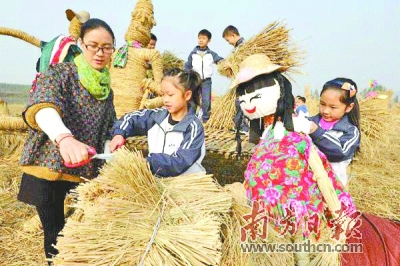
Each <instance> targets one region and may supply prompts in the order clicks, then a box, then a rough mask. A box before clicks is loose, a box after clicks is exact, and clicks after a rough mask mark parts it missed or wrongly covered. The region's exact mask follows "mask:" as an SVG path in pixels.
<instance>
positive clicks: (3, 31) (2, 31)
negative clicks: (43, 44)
mask: <svg viewBox="0 0 400 266" xmlns="http://www.w3.org/2000/svg"><path fill="white" fill-rule="evenodd" d="M0 35H8V36H11V37H14V38H18V39H21V40H23V41H26V42H28V43H30V44H32V45H34V46H36V47H39V48H40V40H39V39H37V38H36V37H34V36H31V35H29V34H27V33H26V32H23V31H20V30H14V29H10V28H6V27H0Z"/></svg>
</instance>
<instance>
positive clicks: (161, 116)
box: [112, 108, 206, 177]
mask: <svg viewBox="0 0 400 266" xmlns="http://www.w3.org/2000/svg"><path fill="white" fill-rule="evenodd" d="M169 116H170V115H169V112H168V111H167V110H166V109H165V108H158V109H143V110H139V111H135V112H132V113H128V114H126V115H124V116H123V117H122V118H121V119H120V120H119V121H118V122H116V123H115V124H114V127H113V131H112V135H113V136H115V135H122V136H123V137H124V138H128V137H131V136H143V135H146V134H147V139H148V145H149V156H148V157H147V160H148V162H149V164H150V168H151V171H152V172H153V173H154V174H156V175H158V176H161V177H170V176H177V175H180V174H190V173H197V172H205V169H204V167H203V166H202V165H201V162H202V160H203V158H204V156H205V151H206V149H205V137H204V128H203V125H202V124H201V122H200V120H199V119H198V118H197V117H196V116H195V115H193V114H191V113H190V112H189V113H188V114H187V115H186V116H185V117H184V118H183V119H182V120H181V121H179V123H178V124H176V125H174V126H172V125H171V124H169V123H168V117H169Z"/></svg>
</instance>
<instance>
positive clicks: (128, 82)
mask: <svg viewBox="0 0 400 266" xmlns="http://www.w3.org/2000/svg"><path fill="white" fill-rule="evenodd" d="M147 62H150V63H151V64H152V68H153V78H154V80H151V81H149V80H148V79H146V71H147V67H146V64H147ZM110 75H111V88H112V89H113V91H114V105H115V110H116V112H117V116H118V117H121V116H123V115H124V114H126V113H128V112H132V111H135V110H138V109H139V107H140V103H141V101H142V99H143V94H144V91H145V90H146V89H147V87H149V88H150V89H151V88H153V90H154V88H159V83H160V82H161V79H162V76H163V65H162V59H161V55H160V53H159V52H158V51H157V50H154V49H152V50H150V49H137V48H133V47H129V48H128V59H127V63H126V66H125V67H124V68H117V67H112V68H110ZM142 84H143V85H144V86H147V87H143V85H142ZM156 90H157V89H156Z"/></svg>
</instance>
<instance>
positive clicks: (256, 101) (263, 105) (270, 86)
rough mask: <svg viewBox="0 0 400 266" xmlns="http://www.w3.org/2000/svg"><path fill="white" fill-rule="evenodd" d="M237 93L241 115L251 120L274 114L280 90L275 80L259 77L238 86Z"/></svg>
mask: <svg viewBox="0 0 400 266" xmlns="http://www.w3.org/2000/svg"><path fill="white" fill-rule="evenodd" d="M237 92H238V95H239V102H240V108H241V109H242V111H243V114H244V115H245V116H246V117H248V118H249V119H250V120H253V119H257V118H262V117H264V116H268V115H271V114H275V112H276V108H277V102H278V99H279V98H280V94H281V89H280V86H279V83H278V81H277V80H276V79H274V78H272V77H270V76H267V75H261V76H258V77H255V78H253V79H252V80H250V81H248V82H246V83H243V84H240V85H239V87H238V89H237Z"/></svg>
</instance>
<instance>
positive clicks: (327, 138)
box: [310, 126, 360, 162]
mask: <svg viewBox="0 0 400 266" xmlns="http://www.w3.org/2000/svg"><path fill="white" fill-rule="evenodd" d="M310 137H311V139H312V140H313V142H314V144H315V145H316V146H317V147H318V149H319V150H320V151H322V152H323V153H324V154H325V155H326V157H327V158H328V161H330V162H341V161H344V160H347V159H352V158H353V156H354V153H355V151H356V150H357V148H358V147H359V146H360V132H359V130H358V128H357V127H355V126H351V127H350V128H349V129H348V130H347V132H343V135H342V136H340V137H337V136H336V134H334V133H333V132H332V131H331V130H328V131H325V130H324V129H322V128H321V127H319V126H318V129H317V130H316V131H315V132H314V133H312V134H310Z"/></svg>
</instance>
